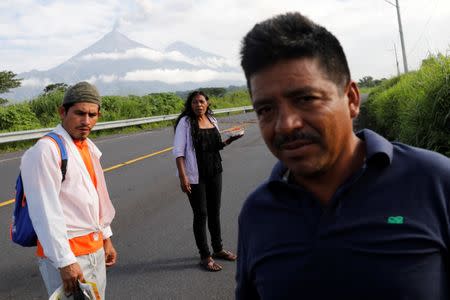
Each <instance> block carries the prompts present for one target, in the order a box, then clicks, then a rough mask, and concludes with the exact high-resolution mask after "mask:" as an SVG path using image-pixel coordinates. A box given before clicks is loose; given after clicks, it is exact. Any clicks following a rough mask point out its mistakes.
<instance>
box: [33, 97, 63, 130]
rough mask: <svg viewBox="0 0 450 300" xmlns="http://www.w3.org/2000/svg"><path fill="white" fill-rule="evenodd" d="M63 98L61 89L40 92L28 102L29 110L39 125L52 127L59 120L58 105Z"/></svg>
mask: <svg viewBox="0 0 450 300" xmlns="http://www.w3.org/2000/svg"><path fill="white" fill-rule="evenodd" d="M63 98H64V91H63V90H61V89H56V90H53V91H52V92H49V93H46V94H41V95H39V96H38V97H37V98H36V99H34V100H32V101H31V102H30V104H29V105H30V108H31V111H33V112H34V114H35V116H36V118H37V119H38V120H39V122H40V125H41V126H40V127H44V128H45V127H53V126H56V125H57V124H58V123H59V122H60V119H59V115H58V107H59V106H60V105H61V103H62V99H63Z"/></svg>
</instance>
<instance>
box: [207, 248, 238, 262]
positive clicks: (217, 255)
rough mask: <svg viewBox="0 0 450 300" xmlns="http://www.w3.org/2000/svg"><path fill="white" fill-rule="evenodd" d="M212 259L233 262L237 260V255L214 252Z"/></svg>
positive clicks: (229, 252) (223, 251)
mask: <svg viewBox="0 0 450 300" xmlns="http://www.w3.org/2000/svg"><path fill="white" fill-rule="evenodd" d="M212 257H213V258H216V259H223V260H228V261H235V260H236V259H237V255H236V254H233V253H232V252H231V251H228V250H222V251H220V252H216V253H214V254H213V255H212Z"/></svg>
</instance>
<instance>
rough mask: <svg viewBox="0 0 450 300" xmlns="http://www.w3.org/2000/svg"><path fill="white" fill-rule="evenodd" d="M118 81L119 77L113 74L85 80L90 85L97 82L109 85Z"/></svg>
mask: <svg viewBox="0 0 450 300" xmlns="http://www.w3.org/2000/svg"><path fill="white" fill-rule="evenodd" d="M118 80H120V77H118V76H117V75H115V74H110V75H99V76H92V77H90V78H89V79H86V81H87V82H89V83H91V84H95V83H96V82H99V81H101V82H104V83H111V82H114V81H118Z"/></svg>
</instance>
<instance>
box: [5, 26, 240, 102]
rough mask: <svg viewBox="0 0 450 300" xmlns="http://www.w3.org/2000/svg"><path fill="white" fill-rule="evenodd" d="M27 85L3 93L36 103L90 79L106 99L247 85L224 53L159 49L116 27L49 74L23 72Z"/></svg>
mask: <svg viewBox="0 0 450 300" xmlns="http://www.w3.org/2000/svg"><path fill="white" fill-rule="evenodd" d="M17 77H18V78H23V81H22V85H21V87H19V88H16V89H13V90H12V91H11V92H10V93H6V94H3V95H0V96H1V97H4V98H7V99H9V100H12V101H10V102H20V101H23V100H30V99H32V98H34V97H36V96H38V95H39V94H40V93H42V91H43V89H44V88H45V87H46V86H47V85H49V84H52V83H66V84H68V85H72V84H74V83H76V82H79V81H83V80H86V81H89V82H91V83H93V84H95V85H96V86H97V88H98V89H99V91H100V93H101V94H102V95H129V94H134V95H144V94H148V93H153V92H174V91H180V90H189V89H194V88H198V87H200V86H201V87H227V86H236V85H243V84H244V80H243V75H242V72H241V71H240V69H239V68H238V67H237V66H236V65H233V64H232V63H230V62H229V60H228V59H226V58H224V57H221V56H219V55H216V54H213V53H210V52H207V51H204V50H201V49H199V48H196V47H193V46H191V45H189V44H188V43H186V42H182V41H175V42H173V43H171V44H170V45H168V46H167V47H166V48H165V49H164V50H162V51H159V50H155V49H153V48H151V47H148V46H147V45H144V44H142V43H139V42H136V41H134V40H131V39H129V38H128V37H127V36H126V35H124V34H122V33H121V32H119V31H118V30H117V29H116V28H114V29H113V30H112V31H110V32H108V33H107V34H105V35H104V36H103V37H101V38H100V39H99V40H97V41H96V42H94V43H93V44H91V45H90V46H88V47H86V48H85V49H82V50H81V51H79V52H78V53H77V54H75V55H74V56H72V57H70V58H69V59H67V60H66V61H64V62H63V63H61V64H59V65H57V66H55V67H53V68H50V69H48V70H45V71H38V70H31V71H29V72H23V73H20V74H18V76H17Z"/></svg>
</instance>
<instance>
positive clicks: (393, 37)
mask: <svg viewBox="0 0 450 300" xmlns="http://www.w3.org/2000/svg"><path fill="white" fill-rule="evenodd" d="M398 1H399V6H400V14H401V20H402V25H403V32H404V40H405V46H406V57H407V60H408V67H409V70H416V69H418V68H419V67H420V63H421V61H422V59H424V58H426V57H427V56H428V55H430V54H436V53H438V52H440V53H443V54H447V55H450V31H449V30H450V1H449V0H398ZM390 2H391V3H388V1H386V0H315V1H310V0H292V1H291V0H278V1H273V0H246V1H242V0H227V1H224V0H195V1H194V0H99V1H95V0H91V1H88V0H77V1H75V0H70V1H69V0H57V1H52V0H1V1H0V70H9V71H13V72H14V73H16V74H19V73H21V72H26V71H31V70H33V69H36V70H39V71H44V70H48V69H50V68H53V67H56V66H57V65H59V64H60V63H63V62H64V61H66V60H68V59H69V58H70V57H72V56H74V55H76V54H77V53H78V52H80V51H81V50H83V49H85V48H86V47H88V46H90V45H92V44H93V43H95V42H96V41H97V40H99V39H100V38H101V37H102V36H104V35H105V34H106V33H108V32H109V31H111V30H112V29H113V28H114V27H117V29H118V30H119V31H120V32H121V33H123V34H125V35H126V36H128V37H129V38H130V39H132V40H135V41H137V42H139V43H142V44H144V45H146V46H148V47H150V48H152V49H155V50H163V49H164V48H165V47H166V46H168V45H169V44H171V43H173V42H175V41H183V42H186V43H188V44H190V45H192V46H194V47H197V48H200V49H202V50H204V51H207V52H211V53H214V54H217V55H220V56H222V57H224V58H226V59H227V60H229V61H231V62H232V63H233V64H235V65H236V66H239V50H240V44H241V40H242V38H243V36H244V35H245V34H246V33H247V32H248V31H249V30H250V29H251V28H252V27H253V26H254V25H255V24H256V23H258V22H260V21H263V20H265V19H267V18H269V17H272V16H274V15H277V14H280V13H284V12H288V11H299V12H301V13H302V14H304V15H306V16H308V17H309V18H310V19H312V20H313V21H314V22H316V23H319V24H320V25H322V26H324V27H326V28H327V29H328V30H329V31H331V32H332V33H333V34H335V35H336V37H337V38H338V39H339V40H340V42H341V44H342V46H343V48H344V51H345V52H346V55H347V59H348V61H349V65H350V70H351V73H352V77H353V79H354V80H359V79H360V78H362V77H364V76H372V77H373V78H375V79H380V78H389V77H392V76H395V75H397V67H396V55H395V53H397V58H398V61H399V68H400V71H401V72H403V59H402V51H401V43H400V35H399V27H398V19H397V10H396V7H395V6H394V5H393V4H395V0H390ZM394 48H396V51H394Z"/></svg>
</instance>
